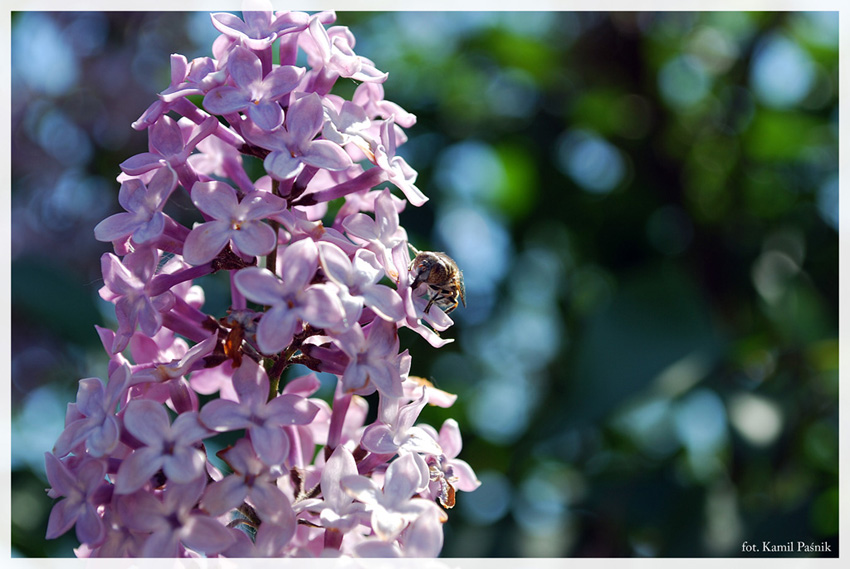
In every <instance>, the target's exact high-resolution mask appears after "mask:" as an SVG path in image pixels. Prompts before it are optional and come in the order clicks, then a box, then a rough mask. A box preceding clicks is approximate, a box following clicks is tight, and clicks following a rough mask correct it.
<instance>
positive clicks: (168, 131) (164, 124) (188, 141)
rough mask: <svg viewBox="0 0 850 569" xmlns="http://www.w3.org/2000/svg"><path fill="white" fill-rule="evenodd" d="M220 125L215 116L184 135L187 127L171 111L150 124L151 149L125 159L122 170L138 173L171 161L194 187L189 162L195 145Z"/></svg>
mask: <svg viewBox="0 0 850 569" xmlns="http://www.w3.org/2000/svg"><path fill="white" fill-rule="evenodd" d="M218 126H219V123H218V121H217V120H216V119H215V117H208V118H207V119H206V120H205V121H204V122H203V123H202V124H200V125H196V126H194V127H193V128H191V130H190V131H189V132H187V133H186V134H185V136H184V132H183V130H182V129H181V128H180V126H179V125H178V124H177V122H176V121H175V120H173V119H172V118H171V117H169V116H168V115H163V116H162V117H160V118H159V120H157V121H156V123H154V125H153V126H151V127H150V129H149V132H150V139H149V144H148V146H149V151H148V152H144V153H142V154H137V155H135V156H133V157H132V158H128V159H127V160H125V161H124V162H122V163H121V170H123V171H124V172H125V173H127V174H130V175H133V176H136V175H139V174H143V173H145V172H149V171H151V170H153V169H155V168H161V167H163V166H164V165H165V164H168V165H169V166H171V167H172V168H174V170H175V171H176V172H177V175H178V178H179V179H180V183H181V184H182V185H183V187H191V185H192V183H193V182H194V181H195V180H196V179H197V175H195V174H194V173H193V172H192V171H191V170H189V169H188V168H187V167H186V166H185V165H186V160H187V159H188V158H189V155H190V154H191V153H192V151H193V150H194V149H195V145H197V144H198V142H200V141H201V140H203V139H204V138H206V137H207V136H209V135H211V134H212V133H213V132H214V131H215V130H216V129H217V128H218Z"/></svg>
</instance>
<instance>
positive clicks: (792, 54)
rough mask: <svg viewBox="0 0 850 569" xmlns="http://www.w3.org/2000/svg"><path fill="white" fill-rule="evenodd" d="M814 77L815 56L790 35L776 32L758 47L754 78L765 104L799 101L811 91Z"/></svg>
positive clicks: (782, 105) (779, 105) (783, 105)
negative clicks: (813, 60) (808, 52)
mask: <svg viewBox="0 0 850 569" xmlns="http://www.w3.org/2000/svg"><path fill="white" fill-rule="evenodd" d="M814 80H815V67H814V65H813V63H812V60H811V58H810V57H809V55H808V54H807V53H806V52H805V51H804V50H803V49H802V48H800V46H799V45H797V44H796V43H795V42H793V41H792V40H790V39H788V38H787V37H785V36H783V35H779V34H773V35H772V36H770V37H768V38H767V39H766V40H764V41H763V43H762V44H761V45H760V46H759V47H758V48H757V49H756V53H755V56H754V61H753V67H752V72H751V74H750V82H751V84H752V88H753V91H754V92H755V94H756V96H757V97H758V98H759V99H760V100H761V102H762V103H764V104H765V105H767V106H769V107H775V108H788V107H793V106H795V105H797V104H798V103H800V101H802V100H803V98H805V96H806V95H807V94H808V93H809V89H811V87H812V83H813V82H814Z"/></svg>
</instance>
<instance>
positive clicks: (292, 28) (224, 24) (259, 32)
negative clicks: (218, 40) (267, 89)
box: [212, 0, 308, 51]
mask: <svg viewBox="0 0 850 569" xmlns="http://www.w3.org/2000/svg"><path fill="white" fill-rule="evenodd" d="M246 8H248V9H246V10H243V11H242V16H243V17H244V18H245V19H244V20H241V19H239V18H238V17H236V16H234V15H233V14H230V13H228V12H217V13H214V14H212V24H213V26H215V28H216V29H217V30H218V31H220V32H221V33H222V34H224V35H226V36H228V37H230V38H233V39H235V40H238V41H240V42H241V43H242V45H244V46H246V47H248V48H250V49H252V50H257V51H259V50H263V49H266V48H268V47H270V46H271V45H272V43H274V41H275V39H277V38H278V37H279V36H280V35H283V34H286V33H292V32H296V31H300V30H303V29H304V28H306V27H307V23H308V18H307V15H306V14H304V13H302V12H283V13H279V14H277V15H275V14H273V13H272V4H271V2H263V1H259V0H258V1H256V2H254V5H251V6H246ZM258 8H259V9H258Z"/></svg>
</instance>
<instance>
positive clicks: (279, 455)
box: [201, 359, 319, 466]
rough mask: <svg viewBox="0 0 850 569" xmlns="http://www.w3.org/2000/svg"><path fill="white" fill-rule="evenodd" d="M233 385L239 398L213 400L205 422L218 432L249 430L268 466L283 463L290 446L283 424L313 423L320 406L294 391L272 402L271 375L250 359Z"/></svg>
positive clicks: (203, 414) (205, 410) (203, 416)
mask: <svg viewBox="0 0 850 569" xmlns="http://www.w3.org/2000/svg"><path fill="white" fill-rule="evenodd" d="M233 387H234V388H235V389H236V394H237V396H238V397H239V401H238V402H236V401H228V400H227V399H215V400H213V401H210V402H209V403H207V404H206V405H204V406H203V408H201V421H202V422H203V423H204V424H205V425H206V426H207V427H209V428H210V429H212V430H214V431H233V430H236V429H247V430H248V433H249V435H250V437H251V445H252V446H253V447H254V450H255V452H256V453H257V456H258V457H259V459H260V460H261V461H262V462H263V463H265V464H266V465H268V466H278V465H280V464H282V463H283V461H284V459H285V458H286V456H287V454H289V445H290V441H289V437H288V436H287V434H286V432H285V431H284V430H283V427H285V426H290V425H305V424H307V423H309V422H310V421H312V420H313V417H315V416H316V413H318V411H319V408H318V406H316V405H315V404H314V403H312V402H310V401H307V400H306V399H304V398H303V397H301V396H298V395H294V394H283V395H278V396H276V397H274V398H272V399H271V401H269V400H268V398H269V378H268V375H266V372H265V371H264V370H263V368H262V367H260V366H259V365H257V364H256V363H254V362H253V361H251V360H248V359H246V360H244V361H243V362H242V365H241V366H239V368H238V369H237V370H236V372H235V373H234V374H233Z"/></svg>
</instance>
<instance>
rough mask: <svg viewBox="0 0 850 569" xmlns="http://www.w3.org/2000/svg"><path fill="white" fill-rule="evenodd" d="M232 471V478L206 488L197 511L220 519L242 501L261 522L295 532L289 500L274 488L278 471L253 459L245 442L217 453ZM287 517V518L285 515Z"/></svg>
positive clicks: (246, 441)
mask: <svg viewBox="0 0 850 569" xmlns="http://www.w3.org/2000/svg"><path fill="white" fill-rule="evenodd" d="M219 456H221V458H222V459H223V460H224V461H225V462H227V464H228V466H230V468H231V469H232V470H233V474H230V475H228V476H225V477H224V478H222V479H221V480H218V481H216V482H213V483H212V484H210V485H209V486H207V489H206V491H205V492H204V495H203V497H202V498H201V507H202V508H203V509H204V510H206V511H207V512H209V513H210V514H211V515H213V516H220V515H222V514H224V513H226V512H228V511H230V510H232V509H234V508H237V507H239V506H240V505H241V504H242V502H243V501H245V500H246V499H247V500H248V501H249V502H250V504H251V505H252V506H253V507H254V509H255V510H256V511H257V513H258V514H260V516H261V517H262V518H264V519H268V520H276V521H277V522H278V523H279V524H280V523H282V522H283V521H286V520H288V523H287V525H289V526H291V527H292V530H293V531H294V530H295V520H294V514H293V513H292V507H291V506H290V504H289V500H288V499H287V498H286V496H285V495H284V494H283V492H281V491H280V489H279V488H278V487H277V484H276V480H277V479H278V478H279V477H280V476H281V472H280V469H277V468H276V469H275V470H274V472H273V471H272V470H271V469H270V468H269V467H268V466H267V465H266V464H265V463H264V462H263V461H261V460H260V459H259V457H257V454H256V452H255V451H254V448H253V447H252V446H251V443H250V442H249V441H248V439H239V440H238V441H237V442H236V445H235V446H233V447H230V448H228V449H227V450H225V451H224V452H222V453H220V455H219ZM287 513H288V515H287Z"/></svg>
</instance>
